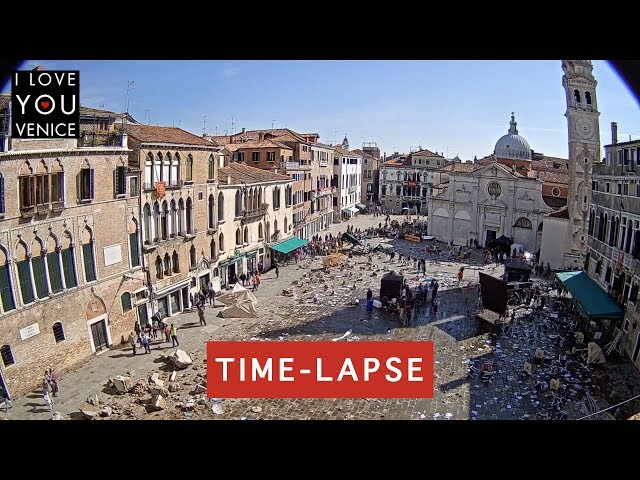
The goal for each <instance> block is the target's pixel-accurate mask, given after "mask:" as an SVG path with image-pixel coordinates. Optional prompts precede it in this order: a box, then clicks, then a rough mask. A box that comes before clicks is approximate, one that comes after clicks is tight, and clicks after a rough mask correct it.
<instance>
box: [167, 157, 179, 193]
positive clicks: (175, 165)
mask: <svg viewBox="0 0 640 480" xmlns="http://www.w3.org/2000/svg"><path fill="white" fill-rule="evenodd" d="M167 156H168V157H170V155H169V154H168V153H167ZM170 183H171V186H173V187H177V186H178V185H179V184H180V157H179V156H178V154H177V153H176V154H175V155H174V156H173V160H171V182H170Z"/></svg>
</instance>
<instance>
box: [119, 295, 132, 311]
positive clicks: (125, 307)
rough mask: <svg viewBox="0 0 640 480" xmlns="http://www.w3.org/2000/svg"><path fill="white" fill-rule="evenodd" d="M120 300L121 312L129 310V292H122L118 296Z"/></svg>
mask: <svg viewBox="0 0 640 480" xmlns="http://www.w3.org/2000/svg"><path fill="white" fill-rule="evenodd" d="M120 301H121V302H122V313H124V312H128V311H129V310H131V294H130V293H129V292H124V293H123V294H122V295H121V296H120Z"/></svg>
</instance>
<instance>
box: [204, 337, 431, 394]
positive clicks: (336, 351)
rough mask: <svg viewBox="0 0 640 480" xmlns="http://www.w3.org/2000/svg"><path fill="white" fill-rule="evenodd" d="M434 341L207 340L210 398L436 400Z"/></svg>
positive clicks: (208, 391) (208, 392)
mask: <svg viewBox="0 0 640 480" xmlns="http://www.w3.org/2000/svg"><path fill="white" fill-rule="evenodd" d="M433 383H434V382H433V342H294V341H289V342H208V343H207V395H208V397H209V398H216V397H217V398H433Z"/></svg>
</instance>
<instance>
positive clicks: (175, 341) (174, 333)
mask: <svg viewBox="0 0 640 480" xmlns="http://www.w3.org/2000/svg"><path fill="white" fill-rule="evenodd" d="M171 344H172V346H173V347H179V346H180V342H178V332H177V330H176V327H174V326H173V323H172V324H171Z"/></svg>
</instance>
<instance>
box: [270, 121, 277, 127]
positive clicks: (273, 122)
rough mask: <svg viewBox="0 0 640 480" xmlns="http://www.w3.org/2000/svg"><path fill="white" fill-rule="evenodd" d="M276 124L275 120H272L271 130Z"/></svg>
mask: <svg viewBox="0 0 640 480" xmlns="http://www.w3.org/2000/svg"><path fill="white" fill-rule="evenodd" d="M275 124H276V121H275V120H271V128H274V125H275Z"/></svg>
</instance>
